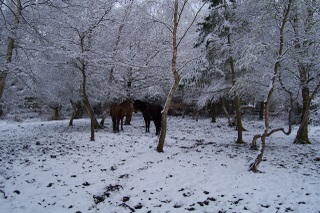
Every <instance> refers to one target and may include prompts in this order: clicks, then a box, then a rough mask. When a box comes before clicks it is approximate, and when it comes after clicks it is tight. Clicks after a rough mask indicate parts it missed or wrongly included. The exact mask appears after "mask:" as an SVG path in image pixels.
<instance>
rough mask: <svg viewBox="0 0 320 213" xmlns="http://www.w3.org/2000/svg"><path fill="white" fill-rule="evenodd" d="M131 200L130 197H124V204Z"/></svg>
mask: <svg viewBox="0 0 320 213" xmlns="http://www.w3.org/2000/svg"><path fill="white" fill-rule="evenodd" d="M129 200H130V196H124V197H123V198H122V202H124V203H125V202H127V201H129Z"/></svg>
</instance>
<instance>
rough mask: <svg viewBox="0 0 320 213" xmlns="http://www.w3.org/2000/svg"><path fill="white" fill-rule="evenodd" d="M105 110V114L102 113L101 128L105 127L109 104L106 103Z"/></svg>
mask: <svg viewBox="0 0 320 213" xmlns="http://www.w3.org/2000/svg"><path fill="white" fill-rule="evenodd" d="M102 109H103V112H102V118H101V121H100V126H101V127H103V126H104V121H105V119H106V117H107V114H108V106H107V103H105V104H104V105H103V107H102Z"/></svg>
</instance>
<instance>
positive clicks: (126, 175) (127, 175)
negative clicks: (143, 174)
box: [119, 174, 129, 178]
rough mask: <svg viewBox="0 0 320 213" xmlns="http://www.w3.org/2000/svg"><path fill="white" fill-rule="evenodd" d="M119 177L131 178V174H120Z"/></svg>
mask: <svg viewBox="0 0 320 213" xmlns="http://www.w3.org/2000/svg"><path fill="white" fill-rule="evenodd" d="M119 178H129V174H124V175H120V176H119Z"/></svg>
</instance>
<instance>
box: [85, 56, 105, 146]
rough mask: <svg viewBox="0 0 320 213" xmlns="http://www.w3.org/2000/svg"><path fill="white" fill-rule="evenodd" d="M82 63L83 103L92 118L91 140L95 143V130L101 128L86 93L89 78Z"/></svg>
mask: <svg viewBox="0 0 320 213" xmlns="http://www.w3.org/2000/svg"><path fill="white" fill-rule="evenodd" d="M81 63H82V67H81V73H82V103H83V105H84V106H85V108H86V109H87V112H88V114H89V116H90V121H91V137H90V140H91V141H94V129H98V128H101V127H100V125H99V123H98V121H97V119H96V117H95V115H94V111H93V108H92V106H91V104H90V102H89V98H88V95H87V91H86V85H87V76H86V65H85V63H84V62H81Z"/></svg>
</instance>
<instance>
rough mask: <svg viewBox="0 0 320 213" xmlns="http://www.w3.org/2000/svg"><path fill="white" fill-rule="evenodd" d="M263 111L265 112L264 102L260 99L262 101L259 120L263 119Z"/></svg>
mask: <svg viewBox="0 0 320 213" xmlns="http://www.w3.org/2000/svg"><path fill="white" fill-rule="evenodd" d="M263 112H264V102H263V101H260V103H259V120H263Z"/></svg>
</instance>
